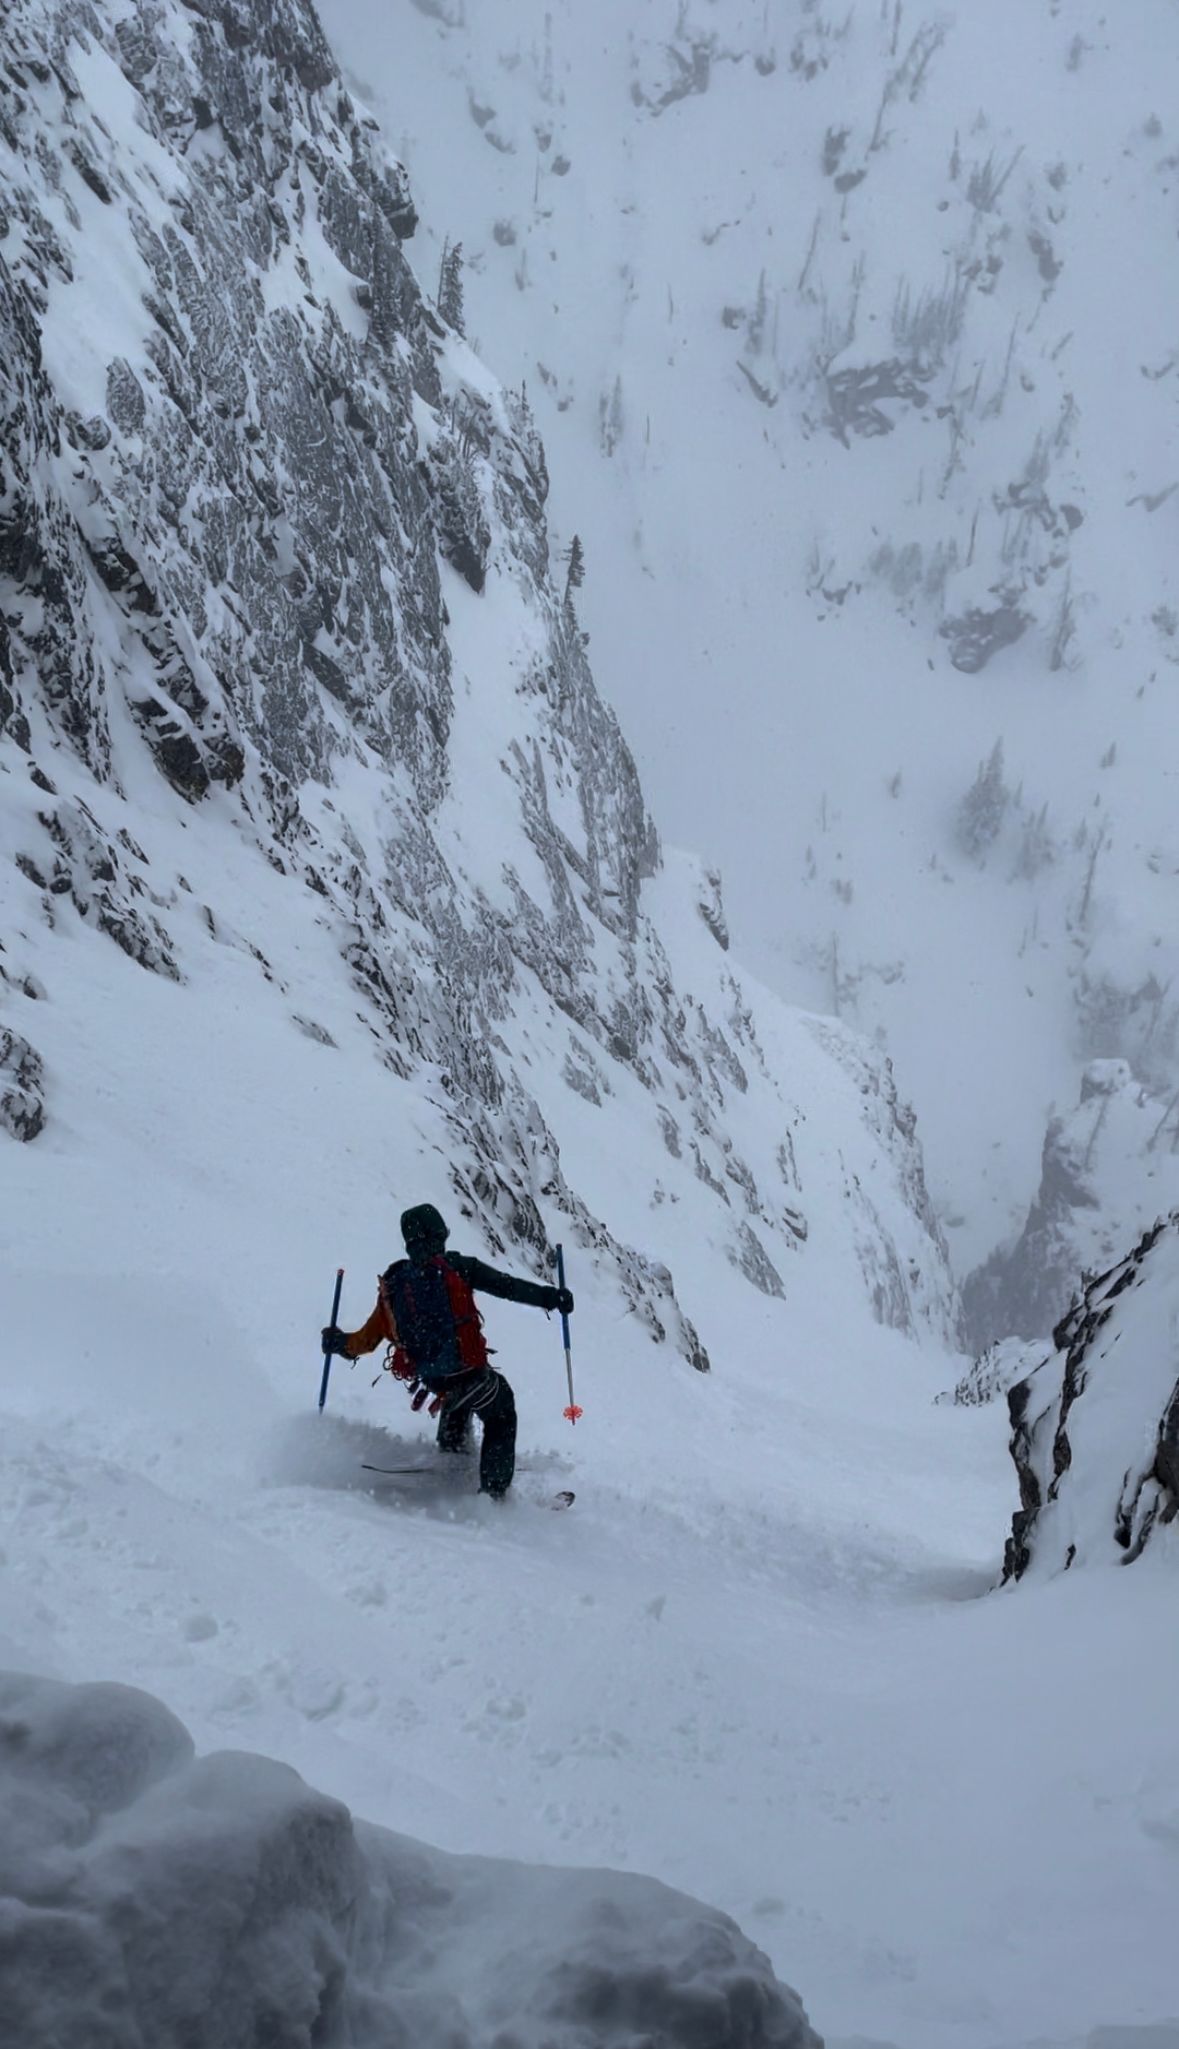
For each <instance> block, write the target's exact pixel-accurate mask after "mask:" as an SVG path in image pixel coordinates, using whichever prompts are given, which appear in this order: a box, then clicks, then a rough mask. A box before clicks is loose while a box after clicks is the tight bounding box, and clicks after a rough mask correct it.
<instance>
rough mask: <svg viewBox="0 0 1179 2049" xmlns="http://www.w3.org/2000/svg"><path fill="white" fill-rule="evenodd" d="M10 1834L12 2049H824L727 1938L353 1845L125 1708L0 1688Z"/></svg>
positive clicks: (233, 1758)
mask: <svg viewBox="0 0 1179 2049" xmlns="http://www.w3.org/2000/svg"><path fill="white" fill-rule="evenodd" d="M0 1821H2V1833H0V1885H2V1887H3V1894H4V1916H3V1937H2V1945H0V1996H2V2000H3V2015H4V2029H5V2039H6V2040H7V2041H10V2042H12V2043H14V2044H16V2043H19V2044H20V2045H21V2049H61V2045H63V2044H65V2043H70V2044H73V2045H76V2049H82V2045H83V2044H85V2045H87V2049H90V2045H98V2044H100V2043H101V2045H102V2049H141V2045H143V2044H145V2043H149V2042H150V2043H151V2044H153V2045H154V2049H169V2045H171V2044H181V2043H183V2044H184V2045H185V2049H256V2045H260V2044H262V2043H270V2044H289V2045H292V2049H294V2045H295V2044H299V2043H308V2044H320V2045H327V2044H345V2043H349V2044H356V2045H366V2049H403V2045H404V2049H417V2045H427V2044H429V2045H437V2049H476V2045H482V2044H491V2043H492V2042H494V2043H496V2044H498V2045H500V2049H508V2045H509V2044H510V2045H511V2049H566V2045H568V2049H577V2045H580V2044H585V2043H591V2042H592V2043H594V2044H595V2045H597V2044H601V2045H603V2049H606V2045H610V2049H629V2045H632V2044H633V2043H635V2042H636V2041H648V2042H651V2041H659V2042H660V2043H666V2044H667V2045H668V2049H672V2045H677V2044H684V2045H685V2049H690V2045H695V2044H700V2043H703V2042H708V2043H710V2044H715V2045H716V2049H726V2045H730V2044H731V2045H733V2049H738V2045H740V2049H819V2043H818V2037H817V2036H816V2035H814V2034H813V2033H812V2031H811V2029H810V2028H809V2027H808V2026H807V2024H806V2021H805V2018H804V2017H803V2014H802V2011H801V2008H800V2006H799V2004H798V2001H797V1999H796V1998H795V1996H794V1994H793V1993H792V1992H790V1991H789V1990H788V1989H787V1988H785V1987H783V1986H781V1985H779V1984H777V1983H776V1982H775V1980H774V1978H773V1976H772V1973H771V1971H770V1969H769V1966H768V1964H767V1962H766V1960H765V1958H764V1957H763V1956H762V1955H761V1954H760V1953H759V1952H758V1951H757V1950H756V1949H755V1948H754V1947H753V1945H752V1944H751V1943H750V1942H748V1941H746V1939H745V1938H744V1937H743V1936H742V1935H741V1933H740V1931H739V1930H738V1929H737V1928H735V1927H734V1926H733V1924H732V1923H731V1922H730V1921H727V1920H726V1919H725V1918H724V1917H723V1916H722V1915H720V1914H717V1913H715V1912H713V1911H711V1910H709V1909H708V1908H703V1907H700V1906H698V1905H697V1904H696V1902H695V1901H692V1900H687V1899H685V1898H683V1896H682V1895H680V1894H678V1893H674V1892H670V1891H669V1890H668V1889H667V1888H666V1887H665V1886H661V1885H657V1884H656V1883H655V1882H654V1881H653V1880H651V1879H645V1878H637V1877H631V1876H629V1875H628V1874H626V1873H623V1872H602V1871H552V1870H544V1871H542V1870H540V1869H537V1868H530V1867H528V1866H526V1865H518V1864H509V1863H506V1862H504V1861H502V1860H496V1859H491V1858H485V1857H448V1856H445V1855H444V1854H443V1853H442V1852H441V1851H438V1850H429V1849H427V1848H426V1847H425V1846H424V1845H423V1844H420V1843H415V1842H412V1841H410V1840H409V1839H408V1838H406V1837H404V1836H396V1835H392V1834H391V1833H390V1832H389V1831H388V1830H386V1829H379V1828H371V1827H367V1826H365V1825H364V1824H361V1823H357V1824H354V1823H353V1821H352V1817H351V1816H350V1814H349V1813H348V1810H347V1808H346V1807H344V1806H342V1805H341V1804H340V1802H339V1801H337V1800H329V1799H327V1798H325V1796H324V1795H323V1794H321V1793H315V1792H313V1791H312V1790H311V1789H310V1788H309V1787H308V1786H306V1785H304V1783H303V1781H302V1780H301V1779H300V1778H299V1776H298V1774H297V1773H295V1772H293V1771H291V1770H290V1768H289V1766H286V1765H281V1764H276V1763H274V1762H272V1761H271V1760H270V1759H268V1758H263V1757H255V1756H251V1755H249V1754H248V1753H246V1752H244V1751H222V1752H219V1753H217V1754H215V1755H213V1756H210V1757H202V1758H199V1759H198V1758H195V1757H194V1755H193V1745H192V1740H191V1738H190V1737H189V1735H188V1732H187V1730H185V1728H184V1727H183V1725H182V1724H181V1723H180V1722H178V1721H177V1720H176V1717H175V1716H174V1715H172V1714H169V1712H168V1710H167V1709H166V1708H165V1707H163V1706H161V1705H160V1703H159V1702H158V1701H155V1700H153V1699H152V1698H151V1696H150V1695H148V1694H145V1693H140V1692H137V1691H135V1690H133V1689H132V1688H130V1687H126V1686H111V1685H101V1684H99V1685H90V1686H65V1685H62V1684H60V1683H59V1682H55V1681H51V1680H38V1679H31V1678H29V1677H28V1676H26V1675H21V1674H15V1673H13V1674H0Z"/></svg>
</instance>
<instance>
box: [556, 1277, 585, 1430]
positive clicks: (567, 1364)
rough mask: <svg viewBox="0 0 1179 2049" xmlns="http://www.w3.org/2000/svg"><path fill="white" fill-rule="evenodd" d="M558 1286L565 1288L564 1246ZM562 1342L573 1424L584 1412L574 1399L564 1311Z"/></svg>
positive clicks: (571, 1357) (570, 1352)
mask: <svg viewBox="0 0 1179 2049" xmlns="http://www.w3.org/2000/svg"><path fill="white" fill-rule="evenodd" d="M557 1285H558V1287H559V1288H562V1289H563V1288H564V1286H565V1248H564V1246H563V1245H558V1247H557ZM561 1342H562V1344H563V1345H564V1347H565V1378H566V1380H567V1381H568V1382H569V1407H568V1408H567V1409H566V1411H565V1414H566V1415H567V1416H568V1418H569V1421H570V1422H571V1423H576V1421H577V1419H578V1417H579V1416H580V1415H581V1413H582V1412H581V1410H580V1409H579V1408H578V1406H577V1403H576V1402H575V1401H574V1399H573V1352H572V1348H571V1346H570V1343H569V1318H568V1316H567V1315H566V1313H565V1311H564V1310H563V1309H562V1311H561Z"/></svg>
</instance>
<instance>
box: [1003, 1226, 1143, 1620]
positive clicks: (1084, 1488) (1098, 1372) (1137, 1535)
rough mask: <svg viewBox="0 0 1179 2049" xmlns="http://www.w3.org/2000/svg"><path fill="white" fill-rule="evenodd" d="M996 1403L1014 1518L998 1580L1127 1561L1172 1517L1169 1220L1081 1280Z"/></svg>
mask: <svg viewBox="0 0 1179 2049" xmlns="http://www.w3.org/2000/svg"><path fill="white" fill-rule="evenodd" d="M1053 1336H1054V1342H1055V1346H1056V1349H1055V1351H1054V1352H1053V1354H1052V1355H1051V1357H1049V1358H1048V1359H1046V1360H1044V1362H1043V1364H1042V1365H1040V1366H1038V1367H1037V1368H1036V1369H1035V1370H1034V1371H1033V1372H1032V1373H1031V1374H1030V1375H1029V1376H1028V1378H1027V1379H1026V1380H1021V1381H1020V1382H1019V1383H1018V1384H1017V1385H1016V1386H1015V1387H1013V1388H1012V1389H1011V1392H1010V1393H1009V1395H1008V1398H1007V1400H1008V1409H1009V1412H1010V1416H1011V1455H1012V1457H1013V1459H1014V1460H1015V1466H1016V1471H1017V1473H1018V1475H1019V1493H1020V1508H1019V1510H1018V1512H1017V1513H1016V1515H1015V1516H1014V1517H1013V1519H1012V1525H1011V1535H1010V1537H1009V1538H1008V1540H1007V1546H1006V1551H1005V1554H1004V1561H1003V1578H1004V1579H1005V1580H1009V1579H1020V1578H1022V1577H1023V1575H1024V1574H1025V1573H1026V1572H1028V1571H1029V1569H1032V1568H1035V1569H1037V1570H1039V1571H1042V1572H1049V1573H1051V1572H1060V1571H1064V1570H1067V1568H1068V1567H1070V1566H1072V1565H1074V1564H1081V1565H1085V1564H1101V1563H1108V1562H1112V1561H1114V1560H1118V1559H1120V1560H1121V1561H1122V1562H1123V1563H1125V1564H1129V1563H1131V1562H1132V1561H1133V1560H1134V1559H1136V1558H1138V1557H1139V1556H1140V1555H1141V1553H1142V1551H1143V1550H1144V1548H1145V1546H1146V1544H1147V1543H1148V1542H1149V1540H1150V1538H1151V1537H1152V1535H1153V1534H1154V1532H1155V1530H1156V1529H1157V1528H1159V1527H1160V1526H1161V1525H1163V1524H1166V1523H1169V1522H1171V1521H1172V1520H1173V1519H1174V1517H1175V1516H1176V1514H1179V1212H1175V1213H1174V1214H1172V1215H1171V1216H1170V1217H1169V1218H1165V1219H1163V1220H1161V1221H1160V1222H1158V1223H1156V1224H1155V1225H1154V1226H1153V1227H1152V1228H1151V1229H1150V1230H1149V1231H1147V1232H1146V1233H1145V1235H1144V1236H1143V1237H1142V1239H1141V1240H1140V1241H1139V1243H1138V1244H1137V1245H1136V1246H1135V1248H1134V1250H1133V1252H1131V1253H1130V1254H1129V1256H1128V1257H1127V1258H1125V1259H1122V1260H1120V1261H1119V1262H1118V1264H1117V1265H1116V1266H1114V1267H1111V1268H1110V1269H1109V1271H1108V1272H1107V1273H1103V1274H1101V1275H1100V1276H1099V1277H1098V1278H1097V1279H1095V1280H1090V1281H1089V1282H1088V1283H1087V1284H1086V1286H1085V1288H1084V1291H1083V1293H1082V1295H1081V1298H1080V1300H1079V1301H1078V1302H1077V1303H1075V1304H1074V1306H1073V1307H1072V1308H1071V1309H1070V1310H1069V1312H1068V1315H1067V1316H1066V1317H1064V1319H1063V1320H1062V1322H1061V1323H1060V1324H1059V1325H1058V1326H1057V1329H1056V1331H1055V1332H1054V1333H1053Z"/></svg>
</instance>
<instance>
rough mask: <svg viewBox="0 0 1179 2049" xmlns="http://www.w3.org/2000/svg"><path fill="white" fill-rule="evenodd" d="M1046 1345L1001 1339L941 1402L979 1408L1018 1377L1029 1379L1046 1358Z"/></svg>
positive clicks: (982, 1354)
mask: <svg viewBox="0 0 1179 2049" xmlns="http://www.w3.org/2000/svg"><path fill="white" fill-rule="evenodd" d="M1045 1349H1046V1348H1045V1345H1044V1344H1043V1343H1037V1342H1035V1341H1034V1340H1032V1341H1030V1342H1029V1340H1028V1339H1026V1338H999V1339H998V1340H997V1342H996V1343H995V1344H993V1345H988V1346H987V1347H986V1350H985V1351H982V1352H980V1353H979V1355H978V1357H977V1358H976V1359H975V1360H974V1362H973V1364H972V1365H971V1366H969V1367H968V1368H967V1370H966V1372H965V1373H964V1374H963V1375H962V1378H961V1379H960V1380H959V1381H957V1382H956V1383H955V1385H954V1387H953V1388H952V1389H951V1390H950V1391H949V1392H948V1393H946V1394H939V1396H938V1401H939V1402H956V1403H957V1405H958V1406H959V1408H965V1409H971V1408H978V1407H980V1406H981V1405H982V1404H983V1403H985V1402H993V1401H996V1400H997V1399H998V1397H999V1396H1000V1395H1001V1394H1006V1393H1007V1390H1008V1388H1011V1387H1014V1386H1015V1383H1016V1381H1017V1380H1024V1379H1026V1377H1027V1375H1028V1374H1029V1373H1030V1372H1032V1371H1033V1369H1034V1368H1035V1367H1037V1366H1038V1365H1039V1364H1040V1362H1041V1360H1042V1359H1043V1357H1044V1353H1045Z"/></svg>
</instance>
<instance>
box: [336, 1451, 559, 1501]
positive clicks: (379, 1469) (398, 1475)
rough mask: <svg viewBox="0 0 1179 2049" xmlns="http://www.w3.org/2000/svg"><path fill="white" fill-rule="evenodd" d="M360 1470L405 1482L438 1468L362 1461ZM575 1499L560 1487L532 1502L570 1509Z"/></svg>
mask: <svg viewBox="0 0 1179 2049" xmlns="http://www.w3.org/2000/svg"><path fill="white" fill-rule="evenodd" d="M360 1470H361V1472H362V1473H385V1474H387V1475H388V1477H389V1478H390V1479H392V1480H407V1479H412V1478H413V1477H414V1476H415V1475H417V1474H423V1473H424V1474H429V1473H434V1474H437V1473H438V1471H439V1468H438V1467H437V1466H370V1465H366V1464H364V1463H363V1461H362V1463H361V1468H360ZM517 1498H518V1499H523V1500H527V1499H528V1497H527V1495H524V1496H518V1497H517ZM576 1499H577V1496H576V1495H575V1494H574V1492H573V1489H572V1487H562V1488H560V1489H559V1490H558V1492H557V1493H556V1494H551V1495H549V1496H548V1498H547V1499H546V1500H544V1501H534V1502H533V1506H534V1507H535V1508H572V1506H573V1503H574V1502H575V1500H576Z"/></svg>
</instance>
